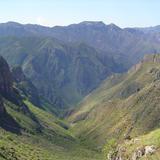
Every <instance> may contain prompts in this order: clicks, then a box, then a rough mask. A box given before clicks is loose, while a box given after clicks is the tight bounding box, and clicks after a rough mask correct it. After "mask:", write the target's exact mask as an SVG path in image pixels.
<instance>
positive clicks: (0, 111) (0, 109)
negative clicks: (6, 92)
mask: <svg viewBox="0 0 160 160" xmlns="http://www.w3.org/2000/svg"><path fill="white" fill-rule="evenodd" d="M3 113H5V108H4V106H3V101H2V98H1V97H0V115H2V114H3Z"/></svg>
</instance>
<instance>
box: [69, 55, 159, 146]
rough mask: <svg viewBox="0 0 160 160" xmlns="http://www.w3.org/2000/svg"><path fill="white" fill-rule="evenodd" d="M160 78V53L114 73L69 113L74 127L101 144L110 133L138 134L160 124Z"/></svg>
mask: <svg viewBox="0 0 160 160" xmlns="http://www.w3.org/2000/svg"><path fill="white" fill-rule="evenodd" d="M159 80H160V55H150V56H146V57H145V58H144V59H143V61H142V62H140V63H139V64H137V65H136V66H134V67H133V68H132V69H130V70H129V71H128V73H126V74H124V75H115V76H112V77H110V78H109V79H107V80H106V81H104V83H103V84H102V85H101V86H100V87H99V88H98V89H96V90H95V91H94V92H92V93H91V94H90V95H88V96H87V97H86V98H85V99H84V101H82V102H81V103H80V104H79V106H78V108H77V110H75V111H73V113H72V114H71V115H70V116H69V118H68V120H69V121H70V123H71V124H72V131H73V132H74V133H75V134H76V135H77V136H79V137H81V139H82V141H83V142H84V143H87V144H90V145H93V144H94V143H95V142H96V145H95V147H97V145H100V144H103V143H105V139H109V138H110V137H116V138H117V139H123V138H128V137H134V136H136V135H141V134H144V133H146V132H148V131H151V130H153V129H155V128H158V127H159V126H160V121H159V111H160V103H159V100H160V99H159V97H160V81H159ZM89 142H90V143H89Z"/></svg>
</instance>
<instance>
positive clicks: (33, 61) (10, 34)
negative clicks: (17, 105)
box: [0, 21, 160, 112]
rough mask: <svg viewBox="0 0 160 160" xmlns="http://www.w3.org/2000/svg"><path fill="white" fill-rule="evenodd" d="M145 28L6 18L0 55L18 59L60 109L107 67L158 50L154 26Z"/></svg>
mask: <svg viewBox="0 0 160 160" xmlns="http://www.w3.org/2000/svg"><path fill="white" fill-rule="evenodd" d="M157 28H158V27H155V30H158V29H157ZM144 30H145V29H137V28H125V29H122V28H120V27H118V26H116V25H114V24H110V25H106V24H104V23H103V22H90V21H86V22H82V23H79V24H72V25H69V26H66V27H61V26H56V27H52V28H49V27H44V26H39V25H31V24H28V25H22V24H19V23H15V22H8V23H4V24H0V55H2V56H3V57H4V58H5V59H6V60H7V61H8V63H9V65H10V66H11V67H14V66H18V65H20V66H21V67H22V69H23V71H24V73H25V74H26V75H27V77H28V78H30V79H31V81H32V82H33V84H34V85H35V86H36V87H37V89H38V90H39V92H40V93H41V95H42V96H44V97H45V98H46V99H47V100H48V101H49V102H50V103H52V104H53V105H54V106H56V107H58V109H59V110H61V109H62V110H63V111H64V110H65V108H68V107H72V106H74V105H75V104H77V103H78V102H80V101H81V100H82V99H83V97H84V96H86V95H87V94H88V93H90V92H91V91H92V90H93V89H95V88H96V87H97V86H98V85H99V84H100V83H101V82H102V81H103V80H104V79H105V78H107V77H108V76H109V75H111V74H112V73H120V72H124V71H126V70H127V69H129V68H130V67H131V66H132V65H133V64H135V63H137V62H138V61H139V60H140V59H141V58H142V57H143V56H144V54H147V53H148V54H150V53H158V52H159V50H160V47H159V38H158V31H157V32H152V31H150V30H154V29H146V30H148V32H147V33H146V32H145V31H144ZM46 83H47V85H46ZM68 91H69V93H70V94H68ZM59 112H60V111H59Z"/></svg>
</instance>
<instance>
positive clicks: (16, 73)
mask: <svg viewBox="0 0 160 160" xmlns="http://www.w3.org/2000/svg"><path fill="white" fill-rule="evenodd" d="M12 76H13V80H14V82H16V84H15V85H16V87H17V89H19V92H20V93H21V95H24V96H26V97H28V98H29V100H30V101H31V102H32V103H33V104H35V105H37V106H40V98H39V94H38V91H37V88H36V87H35V86H34V85H33V84H32V82H31V81H30V80H29V79H28V78H27V77H26V76H25V74H24V73H23V71H22V68H21V67H20V66H18V67H14V68H13V69H12Z"/></svg>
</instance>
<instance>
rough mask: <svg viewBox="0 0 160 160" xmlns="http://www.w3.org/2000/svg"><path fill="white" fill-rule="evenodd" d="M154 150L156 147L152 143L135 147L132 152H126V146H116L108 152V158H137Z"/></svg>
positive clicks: (123, 159)
mask: <svg viewBox="0 0 160 160" xmlns="http://www.w3.org/2000/svg"><path fill="white" fill-rule="evenodd" d="M154 152H156V147H155V146H154V145H150V146H143V147H139V148H137V149H136V150H135V151H134V152H133V153H132V154H130V155H128V154H127V148H126V147H120V146H118V147H117V149H116V150H115V151H114V152H113V151H112V152H109V153H108V157H107V158H108V160H126V159H127V160H139V159H140V158H142V157H146V156H148V155H152V154H154Z"/></svg>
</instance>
